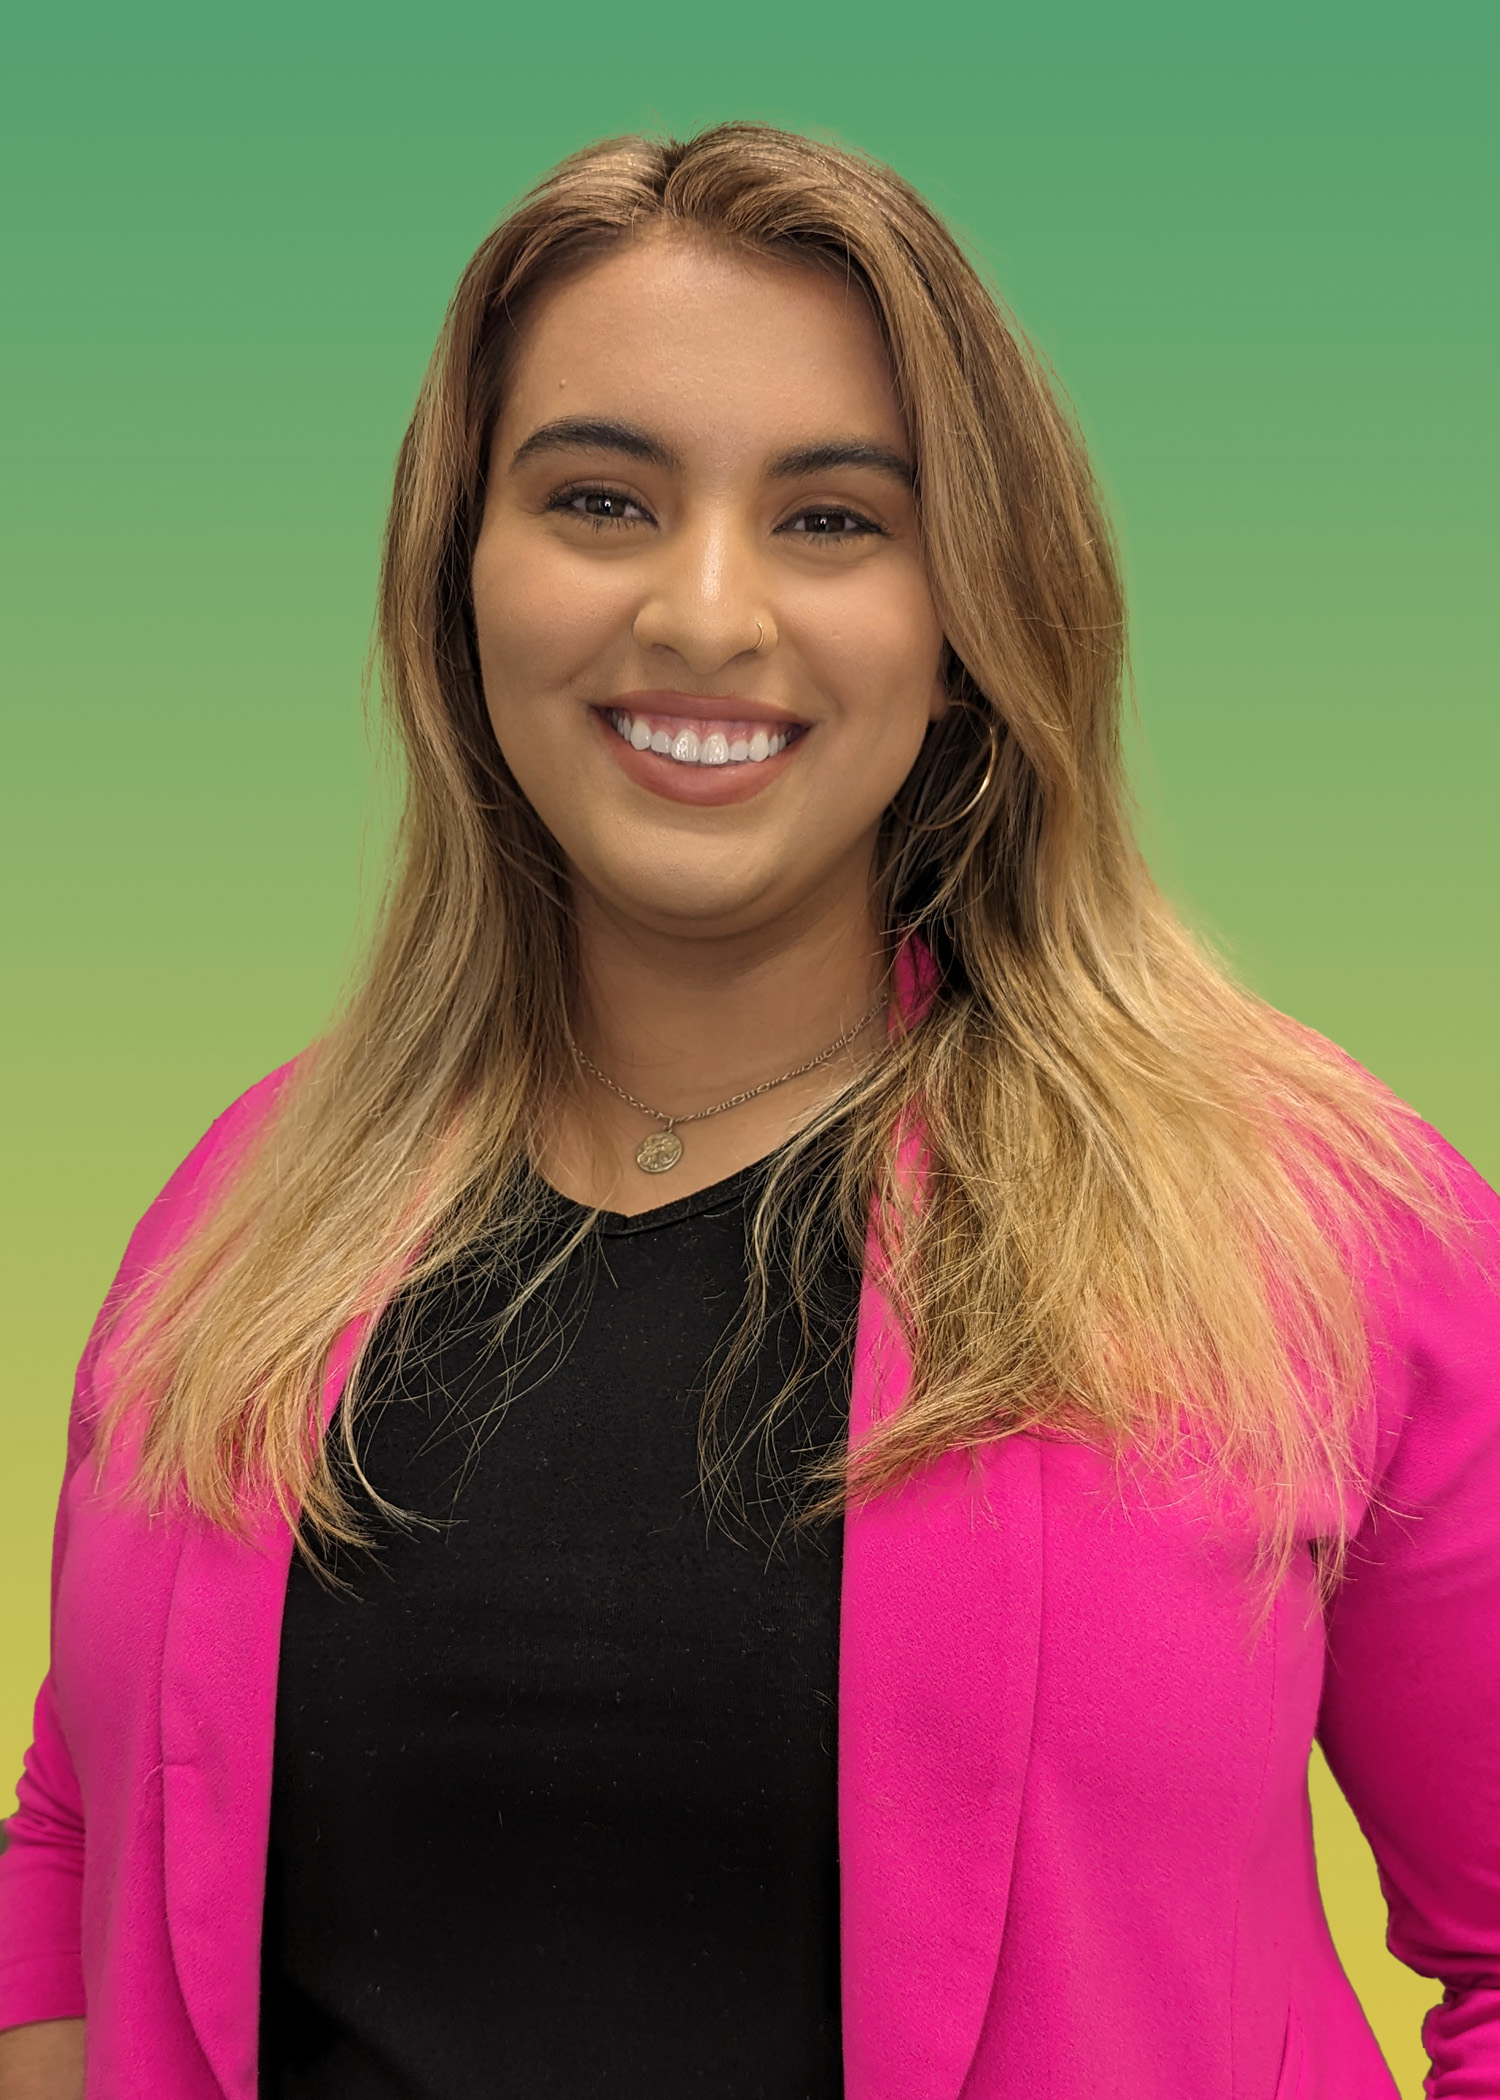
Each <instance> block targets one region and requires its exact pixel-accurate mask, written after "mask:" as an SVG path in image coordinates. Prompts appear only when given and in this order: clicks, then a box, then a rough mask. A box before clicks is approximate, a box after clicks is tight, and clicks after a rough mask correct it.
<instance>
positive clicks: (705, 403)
mask: <svg viewBox="0 0 1500 2100" xmlns="http://www.w3.org/2000/svg"><path fill="white" fill-rule="evenodd" d="M595 414H597V415H600V416H610V415H613V416H616V417H619V418H621V419H624V420H628V421H630V422H632V423H635V424H639V425H644V426H646V427H648V428H650V429H651V430H652V431H653V432H655V433H659V434H661V435H662V436H664V437H667V438H669V439H670V440H671V442H672V446H673V449H674V450H677V451H681V452H684V453H687V452H692V451H704V450H708V451H725V450H743V449H744V448H746V447H753V448H757V449H759V448H764V449H767V450H780V449H783V448H784V447H785V446H787V445H789V444H793V443H801V442H804V441H807V440H809V439H812V438H826V437H828V436H829V435H830V434H833V433H837V434H838V435H840V436H844V437H848V436H859V437H868V438H875V439H879V440H882V441H884V442H885V443H886V444H889V445H893V446H896V447H898V448H903V447H904V446H905V443H906V433H905V427H904V423H903V419H902V415H901V409H900V405H899V402H898V400H897V398H896V392H895V387H894V385H893V382H892V378H891V368H890V360H889V357H888V355H887V353H886V348H885V344H884V340H883V338H882V336H881V333H880V329H879V327H878V325H877V323H876V321H875V318H874V315H873V314H872V312H871V310H870V306H869V302H868V299H867V298H866V296H865V294H864V292H863V290H862V289H861V288H860V287H859V286H858V285H857V284H855V283H851V282H846V281H844V280H843V279H841V278H838V277H836V276H835V275H834V274H833V272H832V271H830V270H823V269H820V268H818V267H817V266H815V265H812V264H799V263H792V262H783V261H781V260H780V259H779V258H769V257H761V256H756V255H751V254H745V253H742V252H738V251H736V250H734V249H732V248H729V247H727V246H724V245H721V244H719V243H716V242H713V241H711V240H709V239H706V238H704V237H701V236H696V235H693V234H688V233H679V232H675V231H674V232H659V231H653V232H652V233H650V234H648V235H646V236H643V237H641V238H638V239H636V240H632V241H630V242H628V243H626V244H625V245H624V246H622V247H619V248H615V249H612V250H611V251H610V252H609V253H608V254H607V255H605V256H603V257H601V258H600V259H599V260H597V261H594V262H590V263H588V264H586V265H584V266H583V267H582V268H580V269H578V270H576V271H574V272H573V273H572V274H570V275H569V276H568V277H566V278H564V279H563V280H562V281H561V282H559V283H557V284H554V285H551V286H548V287H547V288H546V289H545V290H544V291H543V292H542V293H541V294H540V295H539V296H538V298H537V300H536V302H535V304H534V305H533V306H532V308H531V310H530V312H529V313H528V314H527V317H526V319H525V321H524V322H523V324H522V327H521V332H520V340H519V343H518V345H517V349H516V353H515V355H514V357H513V358H512V359H511V361H510V371H509V375H508V381H507V385H506V388H505V394H504V398H503V401H502V404H501V415H500V423H499V428H498V430H497V433H496V436H497V442H499V443H502V444H504V445H507V446H511V447H513V446H514V445H515V444H517V443H519V442H520V441H521V440H523V439H524V438H525V436H526V435H527V433H528V431H529V430H530V429H533V428H535V427H536V426H537V425H539V424H541V423H543V422H545V421H548V420H549V419H551V418H554V417H557V416H559V415H569V416H572V415H595Z"/></svg>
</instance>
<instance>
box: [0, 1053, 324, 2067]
mask: <svg viewBox="0 0 1500 2100" xmlns="http://www.w3.org/2000/svg"><path fill="white" fill-rule="evenodd" d="M287 1069H289V1068H286V1067H283V1069H282V1070H281V1071H280V1072H274V1073H272V1074H271V1075H270V1077H269V1078H268V1079H265V1080H262V1081H261V1082H260V1084H259V1085H258V1086H255V1087H252V1088H251V1090H250V1092H249V1093H248V1094H245V1095H242V1096H241V1098H240V1099H239V1101H237V1102H236V1103H235V1104H234V1105H233V1106H232V1107H231V1108H230V1109H229V1110H227V1111H226V1113H225V1114H224V1115H222V1116H221V1117H220V1118H219V1120H218V1122H217V1123H215V1124H214V1126H213V1128H212V1129H211V1130H210V1131H209V1132H208V1134H207V1135H206V1136H205V1137H204V1138H203V1139H202V1140H201V1141H200V1143H199V1144H198V1145H197V1146H196V1147H195V1148H194V1150H193V1151H192V1152H191V1153H190V1154H189V1155H188V1157H187V1159H186V1160H184V1162H183V1164H182V1165H181V1166H180V1167H179V1168H178V1170H177V1172H176V1173H175V1174H174V1175H173V1176H172V1179H171V1180H170V1181H169V1182H168V1183H167V1186H166V1188H165V1189H164V1190H163V1191H162V1193H161V1195H160V1196H159V1197H158V1198H157V1199H156V1201H155V1203H153V1204H152V1206H151V1208H150V1210H148V1211H147V1213H146V1215H145V1217H144V1218H143V1219H142V1220H141V1222H140V1224H139V1225H138V1226H137V1227H136V1230H135V1232H134V1233H133V1234H132V1236H131V1240H130V1245H129V1246H128V1248H127V1249H126V1252H125V1259H124V1261H123V1262H122V1264H121V1267H120V1272H119V1274H118V1276H117V1277H116V1278H115V1281H114V1284H113V1286H112V1287H111V1289H110V1292H109V1295H108V1297H107V1298H106V1299H105V1302H104V1307H103V1310H102V1311H101V1313H100V1315H99V1318H98V1320H96V1322H95V1323H94V1330H93V1333H92V1334H91V1335H90V1337H89V1341H88V1346H87V1347H86V1348H85V1350H84V1353H83V1360H82V1362H81V1364H80V1365H79V1370H78V1380H77V1384H76V1387H75V1389H74V1395H73V1408H72V1413H71V1415H70V1417H69V1421H68V1453H67V1462H66V1466H65V1469H64V1476H63V1493H62V1498H61V1501H60V1503H59V1507H58V1516H57V1526H56V1530H55V1532H54V1535H53V1551H52V1597H53V1605H54V1610H55V1608H56V1600H57V1593H58V1580H59V1576H60V1573H61V1570H62V1566H63V1563H64V1560H65V1558H66V1555H67V1550H68V1483H69V1482H70V1481H72V1480H73V1478H74V1477H75V1475H76V1474H77V1473H78V1472H79V1471H80V1469H81V1468H86V1467H89V1466H91V1465H92V1463H93V1449H94V1432H95V1423H96V1421H97V1417H98V1412H99V1408H100V1405H101V1402H102V1399H103V1397H104V1395H103V1393H102V1391H98V1390H96V1387H102V1386H103V1385H104V1384H105V1382H106V1380H107V1376H108V1374H107V1371H106V1370H105V1369H104V1368H103V1367H102V1365H101V1352H102V1350H103V1347H104V1341H105V1337H106V1335H107V1334H108V1331H109V1325H110V1320H111V1317H112V1315H113V1313H114V1310H115V1308H116V1306H117V1305H118V1304H119V1302H120V1300H121V1297H122V1295H123V1294H125V1293H127V1292H129V1291H131V1290H133V1289H134V1288H135V1286H136V1285H137V1284H138V1283H139V1282H140V1281H141V1280H142V1279H143V1278H144V1277H146V1276H147V1275H149V1274H150V1273H151V1272H152V1271H153V1269H155V1268H157V1267H159V1265H160V1264H161V1263H162V1262H164V1261H165V1260H166V1259H168V1258H169V1257H170V1253H171V1250H172V1248H173V1246H174V1245H178V1244H180V1243H181V1239H182V1237H183V1236H184V1235H185V1234H186V1233H187V1232H189V1231H190V1230H191V1229H192V1225H193V1223H194V1221H195V1220H196V1218H197V1217H198V1216H199V1215H200V1214H201V1212H202V1209H203V1207H204V1205H205V1203H206V1202H207V1201H208V1200H210V1198H211V1196H212V1193H213V1191H214V1189H215V1188H216V1187H217V1186H218V1181H219V1176H220V1174H221V1173H222V1172H224V1171H227V1170H228V1169H229V1167H231V1166H232V1164H233V1161H234V1159H235V1158H236V1157H237V1155H238V1153H239V1151H240V1148H241V1146H242V1145H243V1143H244V1141H245V1139H246V1138H247V1137H248V1136H249V1135H251V1134H252V1133H253V1132H254V1131H255V1129H256V1128H257V1126H258V1124H259V1122H260V1120H261V1118H262V1117H263V1116H264V1114H265V1113H266V1111H267V1110H268V1109H269V1108H270V1106H271V1104H272V1102H273V1101H274V1099H275V1095H276V1092H277V1090H278V1088H279V1086H280V1084H281V1082H282V1080H283V1078H284V1077H285V1074H286V1071H287ZM16 1794H17V1804H18V1805H17V1808H16V1813H15V1814H14V1815H13V1816H12V1817H11V1818H10V1819H9V1821H8V1823H7V1824H6V1825H5V1832H4V1835H5V1840H6V1842H5V1845H4V1849H3V1851H0V2048H3V2053H0V2100H22V2096H28V2100H29V2096H30V2095H31V2094H33V2092H34V2093H35V2094H36V2095H37V2096H39V2100H53V2096H54V2093H55V2094H56V2095H57V2100H61V2096H63V2095H65V2094H71V2093H72V2092H74V2091H75V2090H77V2086H76V2083H75V2085H73V2086H69V2085H68V2084H66V2083H64V2084H61V2085H58V2084H55V2080H56V2079H57V2078H62V2077H65V2076H71V2075H72V2074H71V2070H70V2067H71V2066H73V2065H74V2064H75V2062H76V2063H77V2064H80V2065H81V2062H82V2047H83V2043H82V2034H83V2014H84V2012H85V2009H86V2007H85V1985H84V1973H83V1957H82V1915H83V1873H84V1831H85V1803H84V1799H83V1793H82V1789H81V1787H80V1785H79V1782H78V1775H77V1772H76V1771H75V1769H74V1765H73V1760H72V1756H71V1754H70V1752H69V1748H68V1743H67V1737H66V1734H65V1731H64V1729H63V1725H62V1720H61V1717H60V1715H59V1712H58V1708H57V1702H56V1699H55V1697H54V1695H53V1684H52V1677H51V1675H50V1673H49V1675H48V1677H47V1678H46V1680H45V1681H44V1682H43V1685H42V1689H41V1693H40V1695H39V1697H38V1699H37V1704H36V1721H35V1727H34V1733H33V1738H32V1744H31V1748H30V1749H29V1750H28V1751H27V1753H26V1762H25V1769H24V1771H23V1773H22V1776H21V1780H20V1784H19V1786H18V1787H17V1789H16ZM27 2079H29V2080H31V2081H32V2083H31V2084H27V2083H24V2082H22V2083H17V2081H24V2080H27ZM37 2079H45V2080H52V2081H54V2083H50V2084H49V2083H42V2084H37V2083H36V2082H35V2081H36V2080H37Z"/></svg>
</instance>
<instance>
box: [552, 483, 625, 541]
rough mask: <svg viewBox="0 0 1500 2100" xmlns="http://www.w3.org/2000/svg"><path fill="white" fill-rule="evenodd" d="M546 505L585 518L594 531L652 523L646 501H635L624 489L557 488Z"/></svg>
mask: <svg viewBox="0 0 1500 2100" xmlns="http://www.w3.org/2000/svg"><path fill="white" fill-rule="evenodd" d="M547 508H548V510H551V511H564V512H567V513H569V514H570V515H571V516H573V517H575V518H586V519H587V520H588V522H589V524H590V525H592V526H593V528H594V530H595V531H596V532H600V531H603V529H604V528H605V527H606V526H608V525H640V524H646V525H649V524H650V523H651V514H650V512H649V511H648V510H647V509H646V507H645V505H644V504H642V503H638V502H637V501H636V499H635V497H634V496H627V495H626V494H625V492H624V490H623V489H606V488H581V489H580V488H572V489H559V490H558V492H557V494H556V495H555V496H553V497H552V498H551V500H550V501H549V502H548V505H547Z"/></svg>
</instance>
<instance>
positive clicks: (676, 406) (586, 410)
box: [473, 233, 944, 937]
mask: <svg viewBox="0 0 1500 2100" xmlns="http://www.w3.org/2000/svg"><path fill="white" fill-rule="evenodd" d="M910 461H911V451H910V444H909V440H908V436H907V432H906V430H905V427H904V424H903V420H902V416H901V412H900V410H899V408H898V405H897V402H896V397H895V392H894V389H893V387H892V383H891V374H890V367H889V362H888V359H887V356H886V352H885V348H884V345H883V343H882V341H881V337H880V334H879V332H878V330H877V328H876V325H875V323H874V320H873V319H872V317H871V314H870V312H869V309H868V306H867V304H866V302H865V299H864V297H863V295H862V294H861V293H860V292H859V291H858V290H857V289H854V288H852V287H848V286H846V285H844V284H842V283H840V282H839V281H838V280H837V279H835V278H833V277H832V276H829V275H825V274H824V273H822V272H821V271H818V270H815V269H811V268H802V267H797V266H794V265H788V264H783V263H780V262H765V261H760V260H754V259H745V258H744V257H741V256H736V255H734V254H732V253H731V252H729V251H727V250H725V249H722V248H719V247H715V246H713V245H710V244H709V243H707V242H705V241H703V240H701V239H696V238H692V237H689V236H684V235H678V234H673V235H663V234H660V233H654V234H651V235H648V236H647V237H645V238H643V239H641V240H638V241H635V242H633V243H630V244H628V245H627V246H625V247H623V248H621V249H617V250H615V251H613V252H612V253H611V254H610V255H608V256H607V257H605V258H604V259H603V260H601V261H599V262H597V263H594V264H591V265H589V266H588V267H586V268H585V269H583V270H581V271H580V272H578V273H577V274H575V275H573V276H571V277H569V278H567V279H565V280H563V281H562V282H560V283H558V284H556V285H554V286H552V287H550V288H549V289H548V290H547V291H546V292H545V293H543V294H542V295H541V297H540V298H539V300H538V302H537V304H536V305H535V307H534V308H533V309H532V311H531V313H530V315H529V316H528V319H527V321H526V323H525V326H524V329H523V331H522V336H521V340H520V343H519V345H518V346H517V354H516V356H515V358H514V360H513V364H512V369H511V375H510V380H509V384H508V389H507V393H506V398H505V402H504V407H503V411H502V413H501V416H500V419H499V424H498V427H497V429H496V432H495V438H494V447H493V452H492V456H491V461H490V473H489V483H488V494H487V499H486V505H485V512H484V520H483V525H482V529H481V532H480V536H479V543H478V546H477V548H476V551H475V556H474V574H473V587H474V611H475V620H476V624H477V629H478V637H479V655H480V663H481V668H482V672H483V678H484V691H485V699H486V704H487V706H488V709H489V715H490V720H491V722H492V723H493V724H494V730H495V736H496V738H497V740H498V742H499V745H500V749H501V751H502V752H503V753H504V756H505V759H506V763H507V764H508V765H509V767H510V769H511V772H512V773H513V774H514V776H515V778H516V781H517V782H518V784H519V785H520V788H521V790H522V792H523V793H524V794H525V796H526V798H527V800H528V801H529V802H530V803H531V805H532V807H533V808H534V809H535V810H536V812H537V814H538V815H539V816H540V818H541V820H542V822H543V823H544V824H545V825H546V826H547V828H548V830H549V831H550V832H551V833H552V835H553V837H554V838H555V839H556V840H557V842H558V844H559V846H560V847H561V849H562V851H563V854H564V855H565V857H566V859H567V861H568V863H569V865H570V867H571V869H572V872H573V875H574V878H575V880H576V881H580V882H581V883H582V884H584V885H585V886H586V887H587V888H588V889H589V890H590V891H592V892H593V893H594V895H595V896H596V897H597V898H598V899H599V900H600V901H601V902H602V903H603V904H604V905H605V906H606V907H607V908H608V909H609V910H610V911H611V913H612V914H613V915H616V916H623V917H625V918H627V919H629V920H632V921H635V922H637V923H639V924H641V925H643V926H649V927H651V928H653V929H656V930H657V931H660V932H663V933H681V934H684V935H689V936H698V937H703V936H714V935H721V934H722V935H730V934H737V933H746V932H751V931H753V930H755V929H756V928H759V927H769V926H771V925H772V924H774V923H775V922H776V921H778V920H781V919H785V918H786V917H787V916H788V915H791V916H792V917H796V916H797V915H798V914H799V913H804V912H806V911H808V910H809V909H816V908H817V906H818V903H819V901H820V900H824V901H825V902H827V903H829V904H833V903H835V902H836V900H838V899H839V898H841V897H853V896H854V895H856V894H857V895H858V897H859V898H860V900H861V901H860V909H863V899H864V896H865V893H866V887H867V884H868V876H869V867H870V858H871V853H872V849H873V846H874V841H875V834H876V831H877V828H878V825H879V822H880V817H881V813H882V811H883V810H884V809H885V807H886V805H887V804H888V803H889V801H890V799H891V797H892V796H893V795H894V794H895V792H896V790H897V788H898V787H899V786H900V785H901V782H902V781H903V780H904V779H905V778H906V775H907V773H908V772H909V771H910V769H911V766H912V763H913V761H914V759H915V758H916V755H917V752H918V749H919V747H920V745H921V742H922V738H923V735H924V732H925V731H926V728H927V725H928V723H929V721H930V720H932V719H933V718H934V717H935V716H936V715H937V714H939V713H940V712H941V710H942V708H943V705H944V695H943V690H942V685H941V682H940V665H941V659H942V654H943V636H942V631H941V629H940V627H939V625H938V620H937V614H936V612H935V610H934V608H933V603H932V596H931V593H930V591H929V589H928V584H927V576H926V571H925V568H924V564H923V560H922V554H921V549H920V547H919V544H918V539H917V521H916V508H915V504H914V500H913V496H912V490H911V475H910ZM758 638H759V642H758V646H757V640H758Z"/></svg>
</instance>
